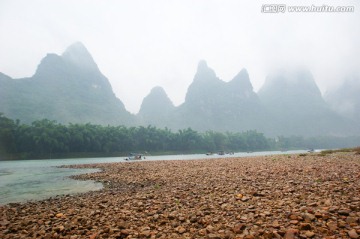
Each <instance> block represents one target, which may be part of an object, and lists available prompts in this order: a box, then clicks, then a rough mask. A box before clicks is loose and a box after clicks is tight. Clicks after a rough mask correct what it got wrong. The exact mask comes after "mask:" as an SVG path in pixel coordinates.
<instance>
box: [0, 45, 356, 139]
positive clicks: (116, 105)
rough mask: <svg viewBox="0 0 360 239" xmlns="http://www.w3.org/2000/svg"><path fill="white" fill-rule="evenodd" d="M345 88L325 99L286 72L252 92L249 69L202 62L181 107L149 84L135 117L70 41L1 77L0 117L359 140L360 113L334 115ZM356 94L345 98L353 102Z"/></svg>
mask: <svg viewBox="0 0 360 239" xmlns="http://www.w3.org/2000/svg"><path fill="white" fill-rule="evenodd" d="M345 88H346V87H345V86H344V89H345ZM344 89H343V90H340V91H339V93H337V95H336V94H333V96H331V95H330V96H331V97H330V96H329V99H327V100H326V101H325V100H324V99H323V97H322V95H321V93H320V90H319V88H318V86H317V85H316V82H315V80H314V78H313V76H312V74H311V72H310V71H308V70H307V69H284V70H280V71H278V72H276V73H274V74H271V75H269V76H268V77H267V78H266V81H265V83H264V85H263V87H262V88H261V89H260V90H259V92H258V93H255V92H254V90H253V86H252V84H251V81H250V77H249V74H248V72H247V70H246V69H242V70H241V71H240V72H239V73H238V74H237V75H236V76H235V77H234V78H233V79H232V80H230V81H229V82H225V81H223V80H221V79H220V78H219V77H218V76H217V75H216V73H215V71H214V70H213V69H211V68H210V67H209V66H208V65H207V63H206V61H200V62H199V64H198V67H197V72H196V73H195V76H194V79H193V82H192V83H191V84H190V86H189V87H188V90H187V93H186V97H185V102H184V103H183V104H181V105H180V106H177V107H175V106H174V104H173V103H172V102H171V100H170V99H169V97H168V96H167V94H166V92H165V90H164V89H163V88H161V87H154V88H153V89H152V90H151V92H150V93H149V94H148V95H147V96H146V97H145V98H144V99H143V102H142V105H141V108H140V111H139V113H138V114H137V115H132V114H130V113H129V112H128V111H127V110H126V109H125V106H124V104H123V103H122V102H121V100H119V99H118V98H116V96H115V94H114V93H113V91H112V88H111V85H110V82H109V81H108V79H107V78H106V77H105V76H104V75H103V74H102V73H101V72H100V70H99V68H98V66H97V64H96V63H95V61H94V59H93V58H92V56H91V55H90V53H89V52H88V50H87V49H86V48H85V46H84V45H83V44H81V43H75V44H73V45H71V46H69V47H68V48H67V49H66V50H65V51H64V53H63V54H62V55H56V54H47V55H46V56H45V57H44V58H43V59H42V61H41V63H40V64H39V66H38V68H37V70H36V72H35V74H34V75H33V76H32V77H27V78H22V79H12V78H11V77H9V76H7V75H5V74H3V73H0V112H3V113H4V114H5V116H7V117H9V118H13V119H20V120H21V121H22V122H24V123H31V122H32V121H34V120H39V119H43V118H47V119H52V120H57V121H58V122H60V123H87V122H91V123H96V124H102V125H108V124H110V125H125V126H134V125H144V126H147V125H153V126H156V127H160V128H164V127H167V128H169V129H173V130H178V129H184V128H188V127H191V128H193V129H195V130H197V131H207V130H213V131H221V132H226V131H229V132H241V131H246V130H257V131H259V132H263V133H265V134H266V135H267V136H279V135H284V136H291V135H302V136H318V135H335V136H347V135H359V134H360V129H359V126H357V123H356V119H358V118H356V117H358V116H356V115H353V116H352V117H345V116H344V115H343V114H341V112H339V111H337V110H336V107H337V106H336V103H334V102H341V100H342V99H343V98H342V97H341V94H343V92H345V90H344ZM355 95H356V94H352V96H351V97H350V96H349V98H348V99H346V101H354V100H355V101H356V100H357V99H358V98H356V96H355ZM356 102H358V101H356ZM356 102H355V103H354V105H355V106H356V107H359V105H360V103H356ZM339 105H341V104H339ZM356 107H355V109H358V108H356ZM359 111H360V110H359Z"/></svg>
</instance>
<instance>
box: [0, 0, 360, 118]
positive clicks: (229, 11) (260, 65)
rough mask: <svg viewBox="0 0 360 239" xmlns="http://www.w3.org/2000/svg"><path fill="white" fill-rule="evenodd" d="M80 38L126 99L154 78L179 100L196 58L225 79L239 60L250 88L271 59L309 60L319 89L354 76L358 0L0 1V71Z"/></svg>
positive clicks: (138, 96)
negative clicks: (268, 8)
mask: <svg viewBox="0 0 360 239" xmlns="http://www.w3.org/2000/svg"><path fill="white" fill-rule="evenodd" d="M269 3H277V4H286V3H287V6H290V3H291V5H298V6H311V5H315V6H322V5H324V4H325V5H328V6H354V7H355V11H354V12H352V13H324V12H323V13H305V12H302V13H290V12H288V11H285V13H262V12H261V9H262V6H263V4H269ZM76 41H80V42H82V43H83V44H84V45H85V46H86V47H87V49H88V50H89V52H90V53H91V54H92V56H93V58H94V60H95V62H96V63H97V64H98V66H99V68H100V70H101V71H102V73H103V74H104V75H105V76H106V77H107V78H108V79H109V80H110V83H111V85H112V87H113V90H114V92H115V94H116V95H117V97H118V98H120V99H121V100H122V101H123V102H124V104H125V106H126V108H127V109H128V110H129V111H130V112H132V113H137V112H138V110H139V108H140V105H141V101H142V99H143V98H144V96H146V95H147V94H148V93H149V92H150V90H151V89H152V88H153V87H155V86H162V87H163V88H164V89H165V91H166V92H167V94H168V96H169V97H170V99H171V100H172V101H173V102H174V104H175V105H179V104H181V103H182V102H183V101H184V99H185V94H186V90H187V88H188V86H189V85H190V84H191V82H192V80H193V77H194V74H195V71H196V68H197V63H198V62H199V61H200V60H202V59H204V60H206V61H207V63H208V65H209V66H210V67H211V68H213V69H214V70H215V72H216V74H217V75H218V77H219V78H221V79H222V80H224V81H229V80H231V79H232V78H233V77H234V76H235V75H236V74H237V73H238V72H239V71H240V70H241V69H242V68H246V69H247V70H248V72H249V75H250V80H251V82H252V84H253V86H254V88H255V90H256V91H257V90H258V89H259V88H260V87H261V86H262V84H263V83H264V80H265V77H266V75H267V74H268V73H270V72H271V71H272V70H274V69H276V68H278V67H284V66H288V65H293V64H300V65H305V66H307V67H309V69H310V70H311V71H312V72H313V75H314V77H315V80H316V82H317V83H318V85H319V87H320V89H321V90H322V92H325V91H326V90H327V89H329V88H331V87H335V86H337V85H338V84H340V82H341V81H343V79H344V78H345V77H346V75H348V74H359V75H360V4H359V1H315V0H312V1H299V0H294V1H285V0H283V1H278V0H272V1H268V0H266V1H263V0H257V1H253V0H248V1H240V0H176V1H175V0H152V1H148V0H76V1H73V0H51V1H49V0H31V1H28V0H0V72H3V73H5V74H7V75H9V76H11V77H13V78H21V77H26V76H31V75H33V74H34V73H35V70H36V67H37V65H38V64H39V63H40V60H41V59H42V58H43V57H44V56H45V55H46V54H47V53H57V54H62V52H63V51H64V50H65V49H66V47H67V46H69V45H70V44H72V43H74V42H76Z"/></svg>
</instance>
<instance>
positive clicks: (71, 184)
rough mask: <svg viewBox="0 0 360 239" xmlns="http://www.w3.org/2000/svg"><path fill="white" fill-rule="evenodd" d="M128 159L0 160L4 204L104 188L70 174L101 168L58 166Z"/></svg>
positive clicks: (177, 157)
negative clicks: (71, 177)
mask: <svg viewBox="0 0 360 239" xmlns="http://www.w3.org/2000/svg"><path fill="white" fill-rule="evenodd" d="M304 152H306V151H305V150H296V151H287V152H280V151H268V152H253V153H235V154H234V155H221V156H220V155H210V156H207V155H204V154H189V155H162V156H146V159H145V160H142V161H154V160H192V159H204V158H206V159H213V158H224V157H247V156H261V155H276V154H285V153H286V154H297V153H304ZM113 162H124V163H129V162H127V161H125V157H116V158H83V159H51V160H18V161H0V205H4V204H7V203H11V202H25V201H29V200H41V199H46V198H49V197H53V196H56V195H64V194H75V193H84V192H88V191H95V190H100V189H101V188H102V187H103V186H102V184H101V183H98V182H94V181H91V180H89V181H79V180H74V179H70V178H69V176H72V175H78V174H84V173H91V172H96V171H98V169H69V168H58V167H56V166H61V165H75V164H91V163H113Z"/></svg>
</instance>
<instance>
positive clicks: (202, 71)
mask: <svg viewBox="0 0 360 239" xmlns="http://www.w3.org/2000/svg"><path fill="white" fill-rule="evenodd" d="M209 78H210V79H212V78H216V74H215V71H214V70H213V69H211V68H210V67H208V65H207V63H206V61H205V60H201V61H199V64H198V67H197V72H196V75H195V78H194V80H207V79H209Z"/></svg>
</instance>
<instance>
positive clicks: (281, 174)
mask: <svg viewBox="0 0 360 239" xmlns="http://www.w3.org/2000/svg"><path fill="white" fill-rule="evenodd" d="M76 167H82V168H84V167H86V168H88V167H96V168H101V169H103V171H102V172H98V173H93V174H86V175H81V176H77V177H76V178H78V179H93V180H97V181H101V182H103V183H104V186H105V188H104V189H103V190H101V191H97V192H89V193H85V194H79V195H67V196H61V197H56V198H52V199H48V200H44V201H39V202H29V203H25V204H9V205H6V206H2V207H0V214H1V219H0V238H1V239H5V238H72V239H75V238H92V239H94V238H359V235H360V155H356V154H354V153H336V154H329V155H326V156H320V155H319V154H308V155H306V156H304V155H302V156H301V155H282V156H278V155H276V156H265V157H253V158H232V159H229V158H227V159H215V160H191V161H153V162H129V163H113V164H95V165H79V166H76Z"/></svg>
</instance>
